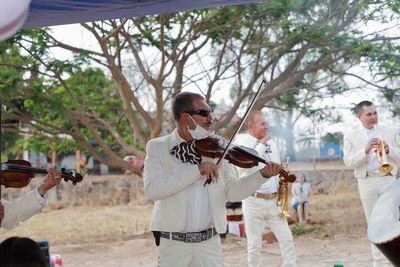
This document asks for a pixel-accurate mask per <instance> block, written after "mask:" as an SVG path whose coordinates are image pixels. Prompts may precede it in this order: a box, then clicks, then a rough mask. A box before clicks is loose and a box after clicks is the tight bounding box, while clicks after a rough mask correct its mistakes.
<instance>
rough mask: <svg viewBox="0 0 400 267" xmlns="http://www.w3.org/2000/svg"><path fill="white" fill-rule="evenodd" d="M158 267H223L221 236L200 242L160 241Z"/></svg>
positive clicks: (162, 239)
mask: <svg viewBox="0 0 400 267" xmlns="http://www.w3.org/2000/svg"><path fill="white" fill-rule="evenodd" d="M158 266H161V267H187V266H190V267H211V266H212V267H214V266H215V267H221V266H222V249H221V238H220V236H219V235H215V236H214V237H212V238H210V239H208V240H206V241H203V242H200V243H185V242H182V241H176V240H170V239H166V238H161V239H160V246H159V247H158Z"/></svg>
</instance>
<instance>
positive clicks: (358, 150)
mask: <svg viewBox="0 0 400 267" xmlns="http://www.w3.org/2000/svg"><path fill="white" fill-rule="evenodd" d="M379 135H380V138H382V139H383V140H384V141H386V142H387V144H388V145H389V154H387V161H388V163H389V164H391V165H392V166H393V170H392V171H391V173H392V175H394V176H396V175H397V171H398V167H399V166H400V132H399V130H398V129H393V128H389V127H386V126H380V127H379ZM343 145H344V147H343V161H344V164H345V165H346V166H347V167H349V168H354V176H355V177H356V178H365V177H366V174H367V167H368V160H369V155H367V154H365V146H366V143H365V128H364V127H363V126H361V127H358V128H356V129H354V130H352V131H350V132H348V133H345V134H344V142H343Z"/></svg>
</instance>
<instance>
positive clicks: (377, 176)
mask: <svg viewBox="0 0 400 267" xmlns="http://www.w3.org/2000/svg"><path fill="white" fill-rule="evenodd" d="M356 114H357V117H358V119H359V120H360V122H361V124H362V126H361V127H358V128H355V129H352V131H349V132H348V133H345V134H344V150H343V154H344V156H343V161H344V163H345V165H346V166H347V167H350V168H354V176H355V177H356V178H357V180H358V190H359V193H360V199H361V202H362V205H363V208H364V214H365V217H366V219H367V224H368V223H369V221H370V216H371V212H372V209H373V207H374V205H375V202H376V201H377V200H378V197H379V195H380V194H381V193H382V192H383V191H384V190H385V188H386V187H387V186H388V185H390V184H391V183H393V182H394V181H395V179H396V175H397V168H398V166H400V132H399V130H398V129H394V128H391V127H387V126H383V125H380V126H379V129H377V124H378V112H377V110H376V107H375V105H374V104H373V103H372V102H370V101H362V102H360V103H359V104H357V106H356ZM371 249H372V258H373V266H374V267H383V266H392V265H391V264H390V263H389V262H388V261H387V259H386V258H385V257H384V256H383V254H382V253H381V252H380V251H379V250H378V249H377V248H376V247H375V246H374V245H373V244H371Z"/></svg>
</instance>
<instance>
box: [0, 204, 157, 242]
mask: <svg viewBox="0 0 400 267" xmlns="http://www.w3.org/2000/svg"><path fill="white" fill-rule="evenodd" d="M151 207H152V205H151V204H146V205H140V204H138V203H137V202H131V203H130V204H127V205H118V206H112V207H110V206H80V207H68V208H65V209H59V210H52V209H50V208H46V209H45V210H44V211H43V212H42V213H40V214H38V215H36V216H33V217H32V218H31V219H29V220H28V221H26V222H24V223H22V224H21V225H20V226H19V227H18V228H16V229H15V230H11V231H7V230H4V229H1V230H0V231H1V234H0V235H1V237H2V238H3V239H5V238H7V237H10V236H15V235H17V236H29V237H30V238H33V239H34V240H49V241H50V242H51V243H52V244H54V245H57V244H69V243H71V244H74V243H81V242H88V241H101V240H126V239H132V238H134V237H135V235H138V234H143V233H144V232H146V231H148V230H149V221H150V220H149V218H150V214H151Z"/></svg>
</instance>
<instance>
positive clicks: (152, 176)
mask: <svg viewBox="0 0 400 267" xmlns="http://www.w3.org/2000/svg"><path fill="white" fill-rule="evenodd" d="M183 141H184V140H183V139H182V138H181V137H180V136H179V134H178V132H177V130H176V129H175V130H174V132H172V133H171V134H169V135H166V136H163V137H159V138H155V139H152V140H150V141H149V142H148V144H147V147H146V159H145V162H144V192H145V195H146V197H147V198H149V199H150V200H154V207H153V218H152V223H151V230H152V231H168V232H181V231H183V229H184V227H185V223H186V207H187V198H188V186H190V185H191V184H193V183H195V182H196V181H198V180H199V179H204V181H205V177H202V176H201V174H200V171H199V168H198V166H197V165H193V164H190V163H183V162H181V161H180V160H178V159H177V158H175V157H174V156H172V155H170V153H169V151H170V150H171V149H172V148H173V147H174V146H175V145H177V144H180V143H181V142H183ZM205 161H213V162H216V161H217V160H216V159H210V158H206V157H203V159H202V162H205ZM265 180H266V178H264V177H262V175H261V174H260V172H259V171H256V172H254V173H252V174H250V175H247V176H245V177H242V178H239V177H238V175H237V171H236V169H235V167H234V165H232V164H230V163H228V162H227V161H226V160H223V162H222V164H221V166H220V168H219V179H218V181H217V182H216V183H211V184H209V185H206V187H207V191H208V197H209V202H210V208H211V215H212V218H213V222H214V226H215V229H216V230H217V232H218V233H225V232H226V225H227V221H226V209H225V203H226V202H227V201H239V200H242V199H244V198H246V197H248V196H249V195H250V194H252V193H253V192H255V191H256V190H257V189H258V188H259V187H260V186H261V184H262V183H264V182H265Z"/></svg>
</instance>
